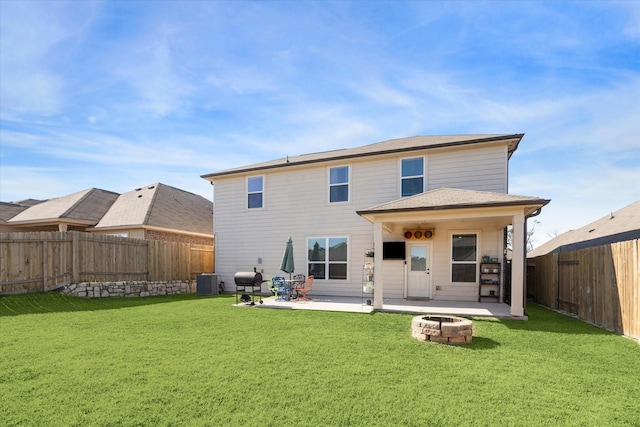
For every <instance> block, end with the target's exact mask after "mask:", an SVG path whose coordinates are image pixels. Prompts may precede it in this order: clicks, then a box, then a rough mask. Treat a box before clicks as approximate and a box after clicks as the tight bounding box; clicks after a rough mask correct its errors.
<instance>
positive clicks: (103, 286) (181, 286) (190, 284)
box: [60, 280, 196, 298]
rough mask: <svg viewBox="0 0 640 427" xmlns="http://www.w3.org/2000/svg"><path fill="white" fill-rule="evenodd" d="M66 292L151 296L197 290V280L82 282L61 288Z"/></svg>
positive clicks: (109, 295)
mask: <svg viewBox="0 0 640 427" xmlns="http://www.w3.org/2000/svg"><path fill="white" fill-rule="evenodd" d="M60 291H61V292H62V293H64V294H68V295H74V296H77V297H85V298H107V297H150V296H158V295H175V294H190V293H195V292H196V281H195V280H182V281H173V282H101V283H96V282H82V283H73V284H71V285H67V286H65V287H63V288H62V289H60Z"/></svg>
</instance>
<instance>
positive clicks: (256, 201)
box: [247, 176, 264, 209]
mask: <svg viewBox="0 0 640 427" xmlns="http://www.w3.org/2000/svg"><path fill="white" fill-rule="evenodd" d="M263 205H264V177H262V176H250V177H249V178H247V208H249V209H260V208H262V207H263Z"/></svg>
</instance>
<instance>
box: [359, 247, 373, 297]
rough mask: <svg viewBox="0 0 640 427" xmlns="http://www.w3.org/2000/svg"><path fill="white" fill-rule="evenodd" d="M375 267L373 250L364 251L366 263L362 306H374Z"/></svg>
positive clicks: (363, 268) (363, 265)
mask: <svg viewBox="0 0 640 427" xmlns="http://www.w3.org/2000/svg"><path fill="white" fill-rule="evenodd" d="M373 284H374V265H373V249H367V250H366V251H364V263H363V264H362V304H363V305H373V291H374V286H373Z"/></svg>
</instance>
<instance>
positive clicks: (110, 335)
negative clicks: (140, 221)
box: [0, 294, 640, 426]
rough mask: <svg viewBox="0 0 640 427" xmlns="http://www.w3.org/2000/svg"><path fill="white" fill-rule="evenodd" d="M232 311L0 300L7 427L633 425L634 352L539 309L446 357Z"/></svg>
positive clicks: (391, 333) (190, 301)
mask: <svg viewBox="0 0 640 427" xmlns="http://www.w3.org/2000/svg"><path fill="white" fill-rule="evenodd" d="M234 302H235V300H234V297H233V296H216V297H197V296H194V295H182V296H172V297H153V298H139V299H133V298H112V299H95V300H91V299H80V298H74V297H68V296H63V295H58V294H39V295H24V296H12V297H0V425H2V426H16V425H25V426H169V425H171V426H230V425H248V426H253V425H258V426H282V425H301V426H326V425H338V426H351V425H366V426H374V425H384V426H387V425H388V426H607V425H610V426H638V425H640V345H638V344H637V343H636V342H635V341H632V340H629V339H626V338H623V337H620V336H616V335H613V334H610V333H608V332H606V331H603V330H600V329H598V328H596V327H593V326H590V325H588V324H586V323H583V322H581V321H579V320H576V319H573V318H569V317H565V316H562V315H560V314H557V313H554V312H551V311H548V310H546V309H543V308H541V307H539V306H536V305H531V304H530V305H529V306H528V307H527V311H528V314H529V320H528V321H498V320H495V319H484V320H483V319H479V318H478V319H474V338H473V342H472V343H471V344H469V345H466V346H448V345H443V344H436V343H425V342H419V341H417V340H414V339H413V338H411V334H410V325H411V319H412V317H413V316H412V315H403V314H387V313H374V314H355V313H335V312H318V311H303V310H277V309H261V308H257V307H253V308H245V307H241V308H240V307H232V304H233V303H234Z"/></svg>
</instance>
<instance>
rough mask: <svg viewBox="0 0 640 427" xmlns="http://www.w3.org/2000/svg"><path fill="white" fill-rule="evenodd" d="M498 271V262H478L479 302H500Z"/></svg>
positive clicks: (499, 270) (499, 271) (499, 269)
mask: <svg viewBox="0 0 640 427" xmlns="http://www.w3.org/2000/svg"><path fill="white" fill-rule="evenodd" d="M500 273H501V264H500V263H499V262H484V263H482V264H480V286H479V287H478V301H479V302H487V301H491V302H500V289H501V286H500V277H501V275H500Z"/></svg>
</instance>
